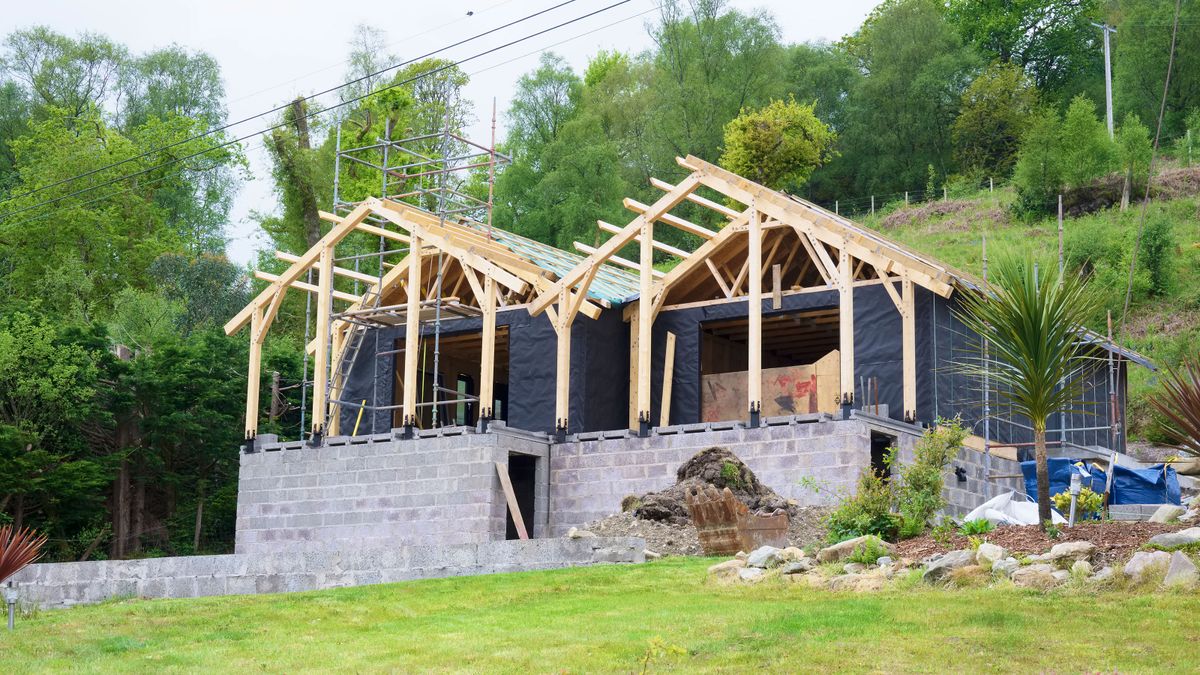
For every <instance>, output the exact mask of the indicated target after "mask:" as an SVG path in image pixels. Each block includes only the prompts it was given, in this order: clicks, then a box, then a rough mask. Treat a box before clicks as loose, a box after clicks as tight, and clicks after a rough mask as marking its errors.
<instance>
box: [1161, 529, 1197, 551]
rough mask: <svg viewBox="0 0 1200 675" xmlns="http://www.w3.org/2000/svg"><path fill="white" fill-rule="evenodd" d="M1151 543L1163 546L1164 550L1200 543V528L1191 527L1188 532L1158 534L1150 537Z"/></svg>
mask: <svg viewBox="0 0 1200 675" xmlns="http://www.w3.org/2000/svg"><path fill="white" fill-rule="evenodd" d="M1150 543H1151V544H1155V545H1157V546H1162V547H1163V548H1174V547H1176V546H1187V545H1188V544H1196V543H1200V527H1189V528H1188V529H1186V530H1180V531H1178V532H1164V533H1162V534H1156V535H1154V536H1153V537H1150Z"/></svg>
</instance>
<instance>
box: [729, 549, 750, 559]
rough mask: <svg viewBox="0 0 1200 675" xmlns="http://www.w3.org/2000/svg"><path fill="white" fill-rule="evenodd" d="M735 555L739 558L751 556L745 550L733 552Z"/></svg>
mask: <svg viewBox="0 0 1200 675" xmlns="http://www.w3.org/2000/svg"><path fill="white" fill-rule="evenodd" d="M733 557H734V558H737V559H738V560H745V559H746V558H749V557H750V556H748V555H746V552H745V551H738V552H737V553H735V554H733Z"/></svg>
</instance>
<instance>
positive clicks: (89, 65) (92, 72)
mask: <svg viewBox="0 0 1200 675" xmlns="http://www.w3.org/2000/svg"><path fill="white" fill-rule="evenodd" d="M127 54H128V53H127V51H126V50H125V48H124V47H122V46H120V45H118V44H116V43H114V42H112V41H111V40H109V39H108V38H106V37H104V36H102V35H96V34H95V33H84V34H82V35H80V36H79V38H77V39H72V38H69V37H67V36H65V35H60V34H58V33H55V32H54V31H52V30H50V29H49V28H47V27H46V26H35V27H33V28H29V29H26V30H18V31H14V32H12V33H10V34H9V35H8V36H7V37H6V38H5V39H4V55H3V56H2V57H0V73H3V74H4V75H5V76H6V77H10V78H12V79H14V80H16V81H17V82H19V83H20V84H21V85H22V87H23V88H24V89H25V90H26V91H27V92H28V93H29V94H30V96H31V98H32V102H33V112H34V114H35V116H36V118H38V119H40V118H42V117H43V116H44V115H46V114H48V113H49V112H50V111H51V110H53V109H58V110H64V111H66V113H67V115H71V116H76V115H82V114H84V113H85V112H86V111H87V110H88V109H89V108H91V107H94V106H95V107H98V106H103V105H104V104H106V103H109V102H110V100H111V97H112V96H113V94H114V93H115V91H117V89H118V88H119V87H118V80H119V74H120V69H121V65H122V64H123V63H124V62H125V60H126V58H127Z"/></svg>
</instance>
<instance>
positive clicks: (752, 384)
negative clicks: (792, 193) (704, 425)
mask: <svg viewBox="0 0 1200 675" xmlns="http://www.w3.org/2000/svg"><path fill="white" fill-rule="evenodd" d="M751 206H753V204H751ZM747 232H748V235H749V237H750V247H749V252H748V253H747V254H746V255H747V256H749V263H750V279H749V281H750V289H749V295H750V297H749V300H748V303H749V306H748V307H747V310H749V315H750V327H749V336H748V338H747V340H746V346H747V348H748V349H749V350H750V353H749V355H748V358H747V363H748V364H749V365H748V366H747V368H746V378H747V380H746V393H747V399H748V409H749V412H750V425H751V426H758V415H759V413H760V412H762V276H763V275H762V215H761V214H760V213H759V212H758V211H757V210H755V211H753V212H751V214H750V227H749V229H748V230H747ZM847 267H849V266H847Z"/></svg>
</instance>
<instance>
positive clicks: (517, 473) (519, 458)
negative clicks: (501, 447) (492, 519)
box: [504, 453, 538, 539]
mask: <svg viewBox="0 0 1200 675" xmlns="http://www.w3.org/2000/svg"><path fill="white" fill-rule="evenodd" d="M537 460H538V458H537V457H533V456H530V455H518V454H512V453H510V454H509V456H508V479H509V480H510V481H512V488H513V494H514V495H515V496H516V498H517V508H519V509H520V510H521V520H522V521H523V522H524V523H525V530H526V531H527V532H528V533H529V536H530V538H533V504H534V495H535V494H536V493H535V490H536V489H537V478H536V476H537ZM504 538H505V539H518V538H519V537H518V535H517V524H516V522H514V521H513V514H512V511H511V510H507V511H506V516H505V529H504Z"/></svg>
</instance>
